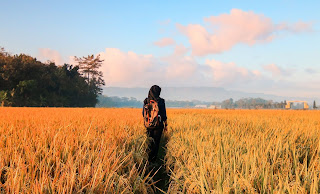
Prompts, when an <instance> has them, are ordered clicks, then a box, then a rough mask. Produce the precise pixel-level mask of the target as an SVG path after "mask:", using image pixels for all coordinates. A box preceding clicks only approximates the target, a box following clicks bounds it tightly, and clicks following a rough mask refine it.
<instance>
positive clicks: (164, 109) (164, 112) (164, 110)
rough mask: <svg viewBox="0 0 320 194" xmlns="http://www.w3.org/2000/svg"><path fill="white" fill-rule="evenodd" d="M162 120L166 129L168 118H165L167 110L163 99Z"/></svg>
mask: <svg viewBox="0 0 320 194" xmlns="http://www.w3.org/2000/svg"><path fill="white" fill-rule="evenodd" d="M163 122H164V130H165V131H166V130H167V126H168V120H167V110H166V103H165V100H163Z"/></svg>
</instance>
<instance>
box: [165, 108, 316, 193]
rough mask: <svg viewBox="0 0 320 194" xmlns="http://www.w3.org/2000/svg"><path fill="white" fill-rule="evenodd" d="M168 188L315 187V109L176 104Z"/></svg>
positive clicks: (228, 190)
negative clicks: (181, 106)
mask: <svg viewBox="0 0 320 194" xmlns="http://www.w3.org/2000/svg"><path fill="white" fill-rule="evenodd" d="M169 117H170V119H171V122H170V124H171V125H170V126H171V128H170V131H169V134H168V137H169V138H170V140H169V143H168V145H167V149H168V151H167V156H166V157H167V167H168V169H170V170H171V171H172V174H171V178H172V181H171V183H170V187H169V192H170V193H178V192H182V193H185V192H187V193H209V192H211V193H274V192H275V193H319V192H320V190H319V189H320V188H319V187H320V177H319V176H320V111H284V110H278V111H277V110H175V111H172V112H170V115H169Z"/></svg>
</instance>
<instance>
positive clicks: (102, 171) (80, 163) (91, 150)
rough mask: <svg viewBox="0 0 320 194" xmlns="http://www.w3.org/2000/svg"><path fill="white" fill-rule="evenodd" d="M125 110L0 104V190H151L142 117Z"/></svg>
mask: <svg viewBox="0 0 320 194" xmlns="http://www.w3.org/2000/svg"><path fill="white" fill-rule="evenodd" d="M125 111H126V113H125V114H123V110H122V109H89V108H88V109H69V108H0V176H1V177H0V178H1V182H0V188H1V190H2V191H3V190H4V191H6V192H10V193H19V192H24V193H25V192H27V193H42V192H44V193H52V192H54V193H56V192H58V193H74V192H86V193H88V192H89V193H91V192H94V193H101V192H107V193H122V192H123V193H132V192H133V193H149V192H152V190H151V187H152V186H151V184H152V181H151V180H150V177H148V175H147V174H146V173H145V171H144V169H145V168H144V167H145V166H144V165H145V164H146V159H147V155H146V152H145V150H146V139H147V138H146V135H145V133H144V127H143V125H142V122H141V118H140V117H139V118H137V115H136V113H137V110H133V109H126V110H125ZM139 116H140V115H139Z"/></svg>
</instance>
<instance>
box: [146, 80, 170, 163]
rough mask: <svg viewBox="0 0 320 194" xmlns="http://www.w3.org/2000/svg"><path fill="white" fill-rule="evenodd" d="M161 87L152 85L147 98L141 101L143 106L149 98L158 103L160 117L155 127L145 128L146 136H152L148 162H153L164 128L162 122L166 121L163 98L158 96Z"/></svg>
mask: <svg viewBox="0 0 320 194" xmlns="http://www.w3.org/2000/svg"><path fill="white" fill-rule="evenodd" d="M160 92H161V88H160V87H159V86H157V85H154V86H152V87H151V88H150V90H149V93H148V98H146V99H145V100H144V102H143V106H144V105H146V104H148V103H149V102H150V100H155V101H156V102H157V103H158V107H159V112H158V114H159V115H160V117H161V121H160V125H159V127H156V128H152V129H150V128H147V135H148V137H150V138H152V139H151V140H150V143H149V150H148V151H149V162H153V161H155V160H156V158H157V155H158V151H159V145H160V139H161V135H162V131H163V128H164V122H165V121H167V112H166V104H165V101H164V99H163V98H160ZM142 116H144V108H142Z"/></svg>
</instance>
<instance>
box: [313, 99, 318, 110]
mask: <svg viewBox="0 0 320 194" xmlns="http://www.w3.org/2000/svg"><path fill="white" fill-rule="evenodd" d="M317 108H318V107H317V105H316V101H315V100H314V101H313V109H317Z"/></svg>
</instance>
